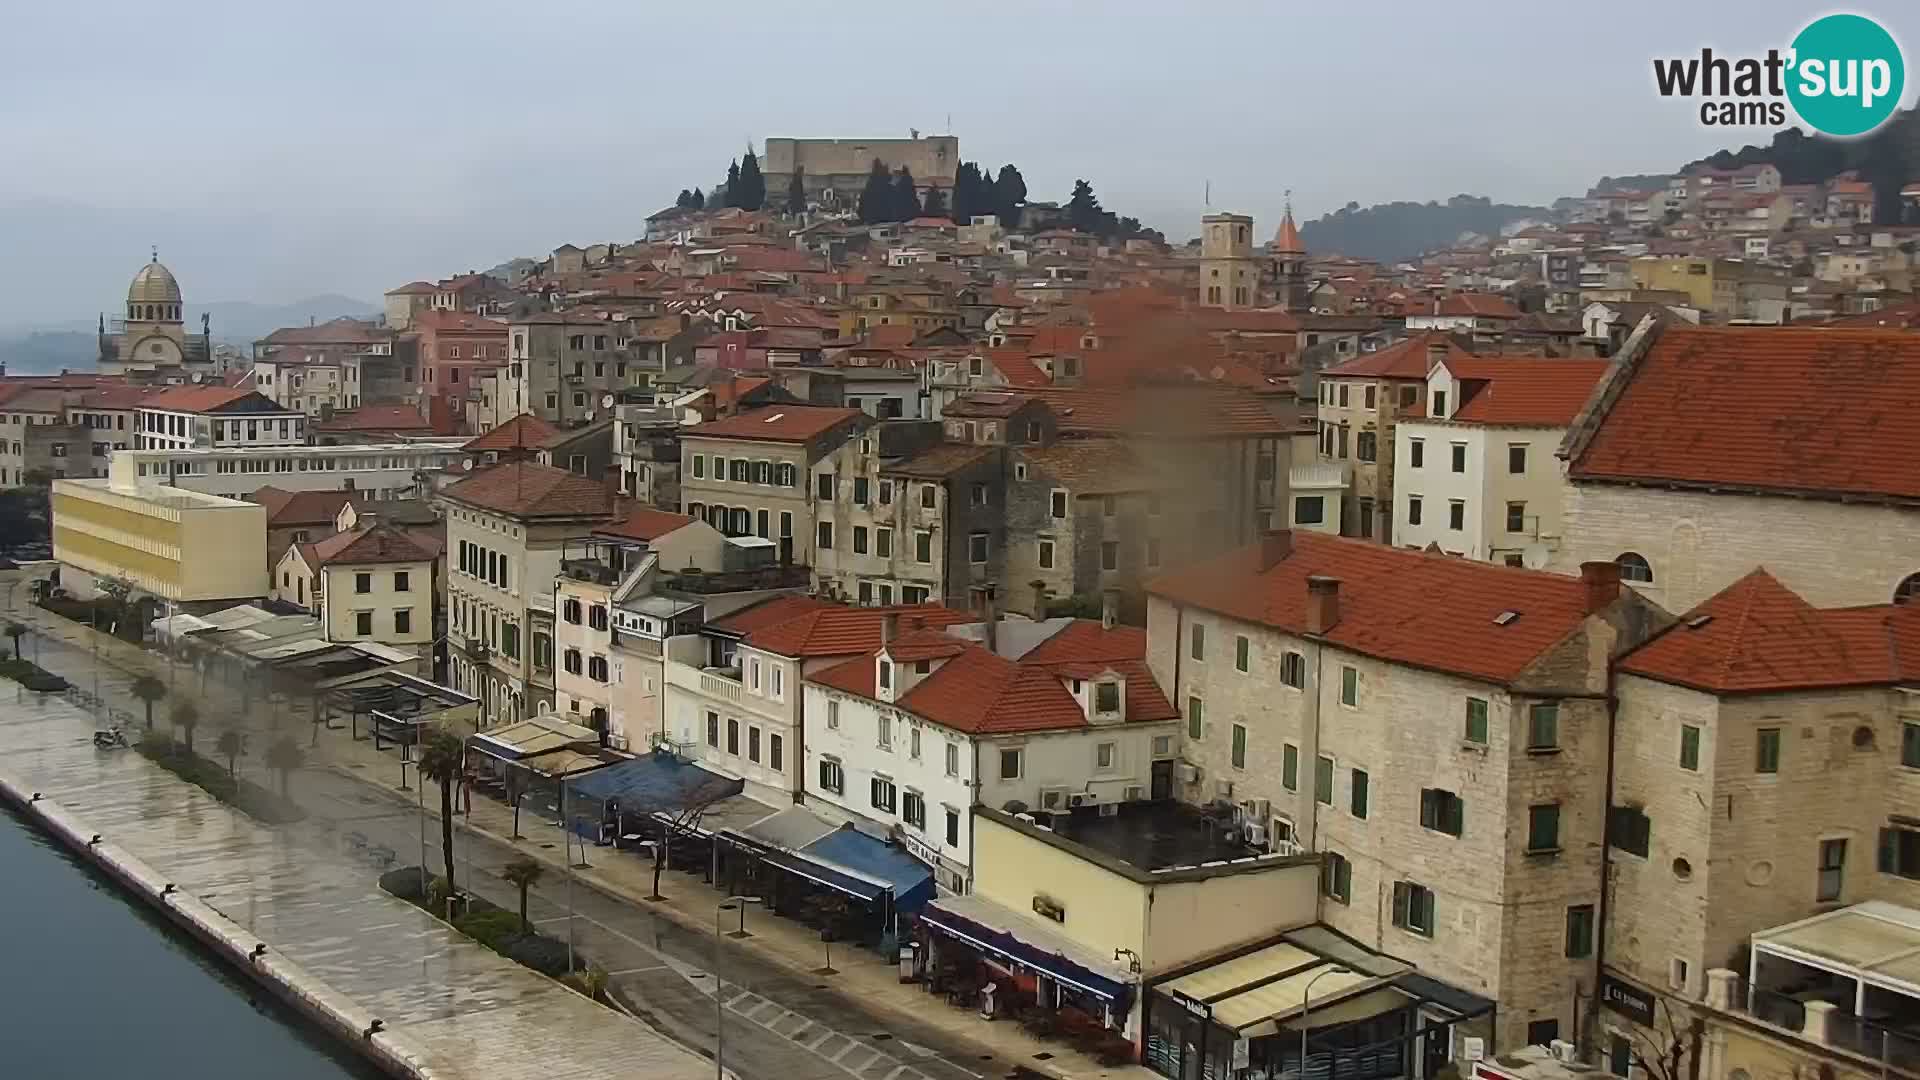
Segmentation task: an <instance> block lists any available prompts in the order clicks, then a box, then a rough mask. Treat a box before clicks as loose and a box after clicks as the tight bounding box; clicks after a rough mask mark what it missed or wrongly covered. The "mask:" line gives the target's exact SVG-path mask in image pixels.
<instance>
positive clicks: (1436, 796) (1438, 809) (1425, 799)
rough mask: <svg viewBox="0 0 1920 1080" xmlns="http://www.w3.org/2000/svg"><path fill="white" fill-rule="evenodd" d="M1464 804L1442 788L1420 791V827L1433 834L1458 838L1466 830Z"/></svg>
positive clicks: (1458, 797)
mask: <svg viewBox="0 0 1920 1080" xmlns="http://www.w3.org/2000/svg"><path fill="white" fill-rule="evenodd" d="M1466 816H1467V809H1466V804H1465V803H1463V802H1461V801H1460V796H1458V795H1455V794H1454V793H1453V792H1451V791H1446V790H1444V789H1442V788H1422V789H1421V791H1420V825H1421V827H1422V828H1427V829H1432V830H1433V831H1434V832H1440V833H1446V834H1447V835H1448V836H1459V835H1460V834H1461V833H1462V832H1464V831H1465V828H1466Z"/></svg>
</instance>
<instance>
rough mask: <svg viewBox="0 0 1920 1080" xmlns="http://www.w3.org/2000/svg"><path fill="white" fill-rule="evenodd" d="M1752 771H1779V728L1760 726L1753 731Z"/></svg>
mask: <svg viewBox="0 0 1920 1080" xmlns="http://www.w3.org/2000/svg"><path fill="white" fill-rule="evenodd" d="M1754 739H1755V741H1754V755H1753V771H1754V772H1762V773H1777V772H1779V771H1780V729H1779V728H1777V727H1767V728H1761V729H1760V730H1758V731H1756V732H1754Z"/></svg>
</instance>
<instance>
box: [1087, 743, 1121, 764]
mask: <svg viewBox="0 0 1920 1080" xmlns="http://www.w3.org/2000/svg"><path fill="white" fill-rule="evenodd" d="M1119 759H1120V744H1119V743H1110V742H1103V743H1095V744H1094V747H1093V767H1094V768H1096V769H1111V768H1113V765H1114V762H1116V761H1118V760H1119Z"/></svg>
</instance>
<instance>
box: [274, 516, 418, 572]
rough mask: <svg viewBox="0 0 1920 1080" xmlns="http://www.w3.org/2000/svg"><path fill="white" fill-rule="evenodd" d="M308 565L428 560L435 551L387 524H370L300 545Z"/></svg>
mask: <svg viewBox="0 0 1920 1080" xmlns="http://www.w3.org/2000/svg"><path fill="white" fill-rule="evenodd" d="M300 550H301V553H302V554H303V555H305V556H306V558H307V563H308V565H309V566H314V567H320V566H335V565H354V564H361V563H396V562H408V563H411V562H432V561H433V560H434V558H435V557H436V556H437V555H438V554H439V552H437V551H434V550H430V549H428V548H424V547H422V546H420V544H418V543H416V542H415V541H414V538H413V537H412V536H410V535H408V534H407V533H406V532H405V531H403V530H401V529H396V528H394V527H393V526H391V525H373V526H370V527H368V528H364V529H355V530H353V531H352V532H343V533H335V534H334V535H332V536H329V537H327V538H326V539H325V540H320V541H317V542H315V543H312V544H302V545H300Z"/></svg>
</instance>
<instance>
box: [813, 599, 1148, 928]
mask: <svg viewBox="0 0 1920 1080" xmlns="http://www.w3.org/2000/svg"><path fill="white" fill-rule="evenodd" d="M895 623H896V620H895V619H893V618H889V619H888V620H887V621H886V622H885V623H884V624H883V627H884V629H883V636H884V637H885V638H886V640H885V641H884V642H883V643H882V644H881V646H880V647H879V648H877V649H875V650H873V651H871V652H868V653H863V654H861V655H860V656H857V657H855V658H854V659H852V660H849V661H847V662H846V663H843V664H840V665H838V666H835V667H832V668H829V669H827V670H825V671H822V672H820V673H819V674H817V675H813V676H810V677H809V678H808V679H807V683H806V690H805V694H806V704H805V714H806V718H807V724H806V734H807V739H806V762H805V763H804V765H805V774H804V777H803V781H804V783H805V785H806V797H807V802H808V803H809V804H810V805H814V806H816V807H817V808H819V809H821V810H822V811H823V812H827V813H830V814H834V815H837V816H840V817H844V818H850V819H851V818H858V819H862V820H865V821H868V822H872V823H874V824H876V825H879V826H881V827H883V828H886V829H889V830H891V831H892V832H893V834H894V835H895V836H897V837H898V838H899V839H900V841H901V842H902V843H903V844H904V845H905V847H906V848H907V850H908V851H909V852H911V853H912V854H913V855H914V856H915V857H916V858H919V859H920V860H921V861H923V862H925V863H927V864H928V865H930V866H932V867H934V868H935V875H936V880H937V881H938V882H939V883H940V885H942V886H943V887H945V888H947V889H950V890H952V891H954V892H967V891H968V890H969V887H970V884H971V881H972V860H973V845H972V814H971V810H972V807H973V805H974V804H975V803H976V802H978V803H980V804H983V805H986V806H991V807H995V808H1011V807H1012V804H1013V803H1016V802H1017V803H1020V804H1022V806H1023V807H1026V808H1032V809H1044V810H1050V811H1056V812H1062V813H1064V812H1067V811H1069V810H1076V809H1081V810H1084V809H1088V808H1092V807H1097V806H1114V807H1116V808H1117V807H1118V806H1119V804H1121V803H1123V802H1137V801H1140V800H1143V799H1146V798H1148V797H1149V795H1150V794H1151V793H1152V792H1153V790H1154V787H1153V780H1154V772H1155V769H1156V765H1158V766H1159V767H1160V769H1161V771H1162V772H1163V773H1164V774H1165V775H1164V776H1163V785H1164V787H1163V790H1162V791H1161V795H1162V797H1166V796H1168V795H1171V794H1172V791H1171V776H1172V765H1173V762H1174V759H1175V758H1176V757H1177V755H1178V745H1179V719H1180V714H1179V713H1178V712H1177V711H1175V709H1174V708H1173V706H1172V705H1171V704H1170V703H1169V702H1168V701H1167V698H1166V695H1165V694H1163V693H1161V692H1160V688H1159V686H1158V685H1157V684H1156V683H1155V682H1154V679H1153V675H1152V673H1151V672H1149V671H1148V670H1147V666H1146V661H1145V656H1146V635H1145V634H1144V633H1142V632H1141V631H1139V630H1137V629H1134V628H1130V627H1123V628H1110V627H1103V626H1102V625H1101V624H1100V623H1098V622H1092V621H1089V620H1074V619H1055V620H1050V621H1047V622H1042V623H1031V622H1027V621H1026V620H1023V619H1017V618H1014V619H1007V620H1003V621H1001V622H999V623H997V624H992V632H991V633H987V627H988V625H989V624H978V625H973V626H962V627H951V628H948V630H946V631H941V630H925V629H909V630H906V631H905V632H903V633H896V631H895ZM975 635H978V636H979V637H984V638H987V639H989V640H988V641H981V640H976V639H975Z"/></svg>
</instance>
